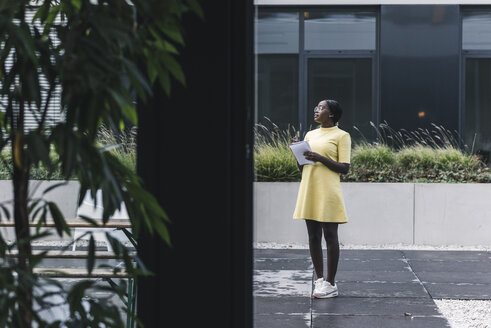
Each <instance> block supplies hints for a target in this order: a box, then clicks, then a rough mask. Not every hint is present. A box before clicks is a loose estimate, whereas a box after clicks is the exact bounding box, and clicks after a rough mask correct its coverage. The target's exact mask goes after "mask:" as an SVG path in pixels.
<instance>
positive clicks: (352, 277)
mask: <svg viewBox="0 0 491 328" xmlns="http://www.w3.org/2000/svg"><path fill="white" fill-rule="evenodd" d="M413 280H415V276H414V273H412V272H411V271H409V270H406V271H355V270H351V271H342V270H338V272H337V274H336V281H338V282H340V283H341V282H413Z"/></svg>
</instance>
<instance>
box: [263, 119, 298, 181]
mask: <svg viewBox="0 0 491 328" xmlns="http://www.w3.org/2000/svg"><path fill="white" fill-rule="evenodd" d="M270 123H271V124H270V127H269V128H268V127H267V126H265V125H262V124H257V125H256V127H255V131H254V135H255V144H254V172H255V175H256V180H257V181H283V182H288V181H298V180H299V179H300V172H299V170H298V167H297V164H296V160H295V157H294V156H293V153H292V151H291V149H290V147H289V144H290V143H291V139H292V138H293V137H295V136H297V132H296V131H295V129H294V128H293V127H291V128H288V129H286V130H281V129H280V128H279V127H278V126H277V125H276V124H274V123H272V122H270Z"/></svg>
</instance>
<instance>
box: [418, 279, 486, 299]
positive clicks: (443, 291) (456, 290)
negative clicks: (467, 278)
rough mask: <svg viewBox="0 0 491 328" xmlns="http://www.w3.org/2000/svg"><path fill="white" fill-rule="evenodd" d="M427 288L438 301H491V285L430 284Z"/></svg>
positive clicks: (426, 285)
mask: <svg viewBox="0 0 491 328" xmlns="http://www.w3.org/2000/svg"><path fill="white" fill-rule="evenodd" d="M425 287H426V289H427V290H428V293H430V295H431V297H432V298H437V299H460V300H491V285H485V284H451V283H430V284H425Z"/></svg>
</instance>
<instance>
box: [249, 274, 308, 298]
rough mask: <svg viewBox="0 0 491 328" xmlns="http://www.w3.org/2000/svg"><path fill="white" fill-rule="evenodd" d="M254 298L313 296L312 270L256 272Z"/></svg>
mask: <svg viewBox="0 0 491 328" xmlns="http://www.w3.org/2000/svg"><path fill="white" fill-rule="evenodd" d="M253 294H254V296H276V297H283V296H302V297H307V298H310V295H312V270H255V271H254V281H253Z"/></svg>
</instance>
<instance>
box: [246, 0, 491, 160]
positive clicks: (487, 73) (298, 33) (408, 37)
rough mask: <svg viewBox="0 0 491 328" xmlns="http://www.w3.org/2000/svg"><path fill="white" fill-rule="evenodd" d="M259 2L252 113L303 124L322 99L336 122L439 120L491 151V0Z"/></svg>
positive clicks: (402, 124) (422, 123)
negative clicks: (336, 111)
mask: <svg viewBox="0 0 491 328" xmlns="http://www.w3.org/2000/svg"><path fill="white" fill-rule="evenodd" d="M410 3H412V4H407V3H404V2H397V3H396V2H391V3H386V2H384V1H378V2H377V1H372V2H370V1H362V2H348V1H337V2H336V1H313V2H310V3H309V2H305V1H296V2H295V1H288V0H287V1H274V0H269V1H268V0H257V1H256V2H255V11H256V13H255V48H254V51H255V58H256V66H255V71H256V90H255V91H256V103H255V114H256V122H258V123H264V122H266V121H272V122H273V123H275V124H277V125H278V126H279V127H280V128H287V127H288V126H293V127H294V128H296V129H298V130H300V131H301V132H303V133H304V132H305V131H308V130H309V129H311V128H312V127H314V124H315V123H314V121H313V108H314V107H315V105H316V104H317V103H318V102H319V101H320V100H323V99H336V100H338V101H339V102H340V104H341V106H342V107H343V110H344V112H343V117H342V119H341V121H340V123H339V125H340V127H341V128H343V129H345V130H347V131H348V132H350V133H351V135H352V137H353V139H354V140H362V139H363V138H366V139H368V140H373V139H374V138H375V137H376V131H375V129H374V127H373V126H378V125H379V124H380V123H387V124H388V126H390V128H391V129H394V130H400V129H405V130H407V131H417V130H418V129H423V130H428V131H430V130H431V129H434V128H435V126H437V127H442V128H444V129H445V130H447V131H450V132H452V133H453V137H454V138H457V139H459V141H460V142H461V145H462V146H464V147H466V148H467V149H468V150H469V151H472V152H474V153H479V154H481V155H482V157H483V159H484V160H487V161H489V152H490V151H491V129H489V128H488V125H489V124H491V4H489V5H485V4H480V3H476V2H474V3H472V4H471V3H463V2H460V3H456V2H452V1H446V2H445V1H443V2H440V3H438V4H434V3H426V2H424V1H422V2H419V3H418V4H415V3H417V2H410Z"/></svg>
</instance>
